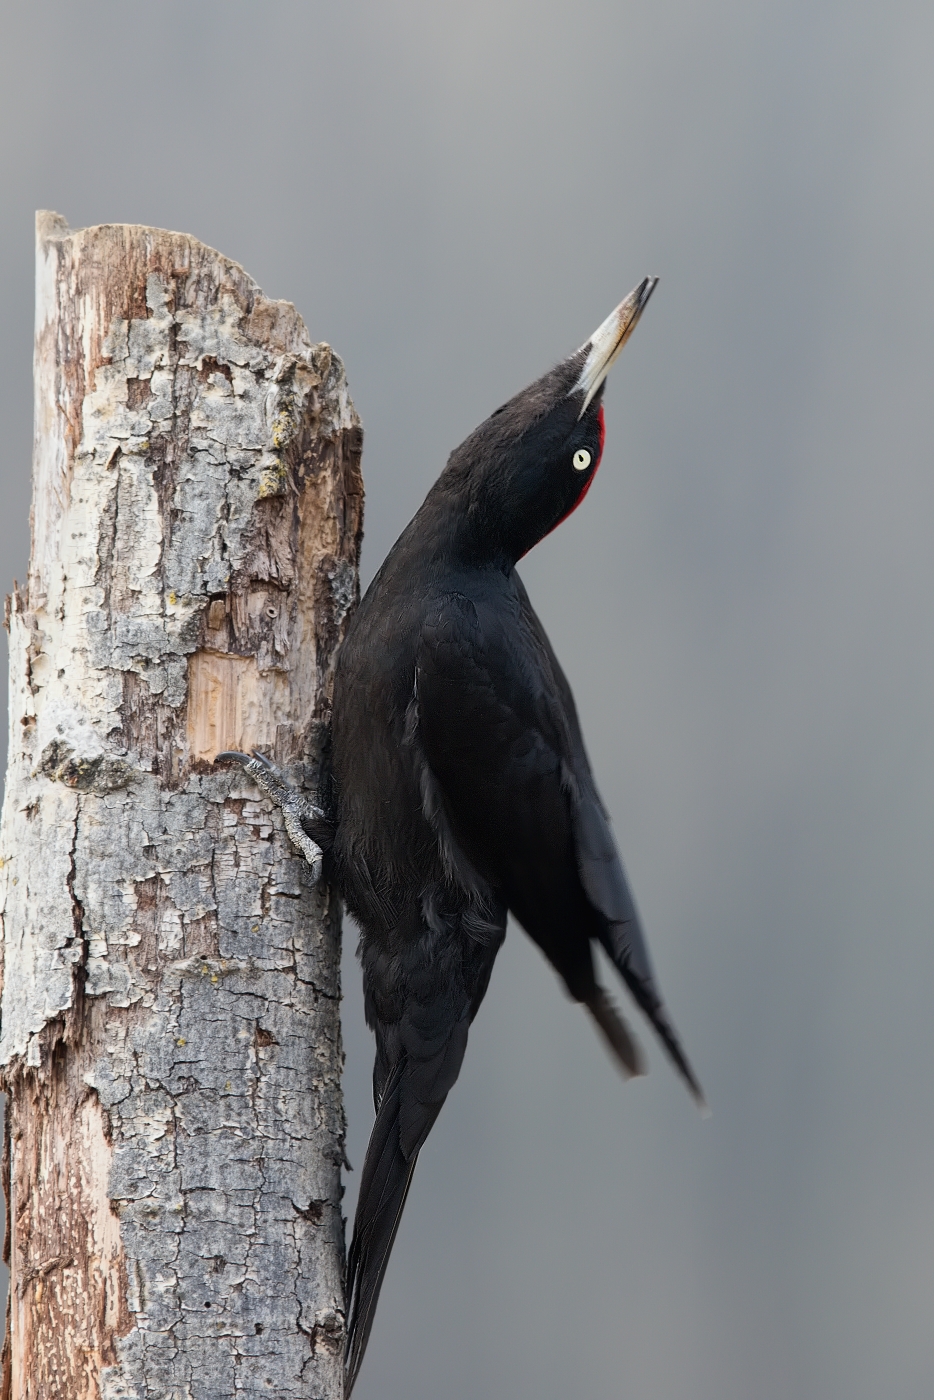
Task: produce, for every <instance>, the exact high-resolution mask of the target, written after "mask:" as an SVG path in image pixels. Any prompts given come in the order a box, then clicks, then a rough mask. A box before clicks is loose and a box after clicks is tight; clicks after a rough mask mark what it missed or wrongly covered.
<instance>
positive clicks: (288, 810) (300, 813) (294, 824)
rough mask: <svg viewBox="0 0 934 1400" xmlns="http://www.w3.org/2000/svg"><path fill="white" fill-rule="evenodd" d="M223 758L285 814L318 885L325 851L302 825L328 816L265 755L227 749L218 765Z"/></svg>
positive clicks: (292, 836)
mask: <svg viewBox="0 0 934 1400" xmlns="http://www.w3.org/2000/svg"><path fill="white" fill-rule="evenodd" d="M223 759H230V760H232V761H233V762H235V763H239V764H240V765H241V766H242V768H243V769H244V771H245V772H247V773H249V775H250V777H251V778H252V779H253V781H254V782H255V783H256V784H257V786H258V787H261V788H262V789H263V792H265V794H266V796H267V797H270V798H272V800H273V802H274V803H275V804H276V806H277V807H278V808H279V810H280V811H281V812H282V816H283V819H284V822H285V829H286V832H287V834H288V837H289V840H290V841H291V842H292V845H293V846H297V847H298V849H299V850H300V851H301V853H302V855H303V856H304V857H305V859H306V860H307V862H308V864H309V865H310V866H311V877H312V880H313V881H314V882H315V884H317V883H318V881H319V880H320V878H321V864H322V861H323V858H324V856H323V852H322V850H321V847H320V846H319V845H318V843H317V841H313V840H312V838H311V837H310V836H309V835H308V832H307V831H306V830H305V828H304V826H303V825H302V819H303V818H306V819H307V820H310V821H315V820H317V821H320V820H321V819H322V818H323V816H324V813H323V812H322V811H321V808H320V807H316V806H315V805H314V803H313V802H309V801H308V799H307V797H304V796H303V795H302V794H301V793H300V792H299V791H298V789H297V788H294V787H293V786H292V784H291V783H290V782H289V780H288V778H286V777H285V776H284V774H283V773H281V772H280V771H279V769H278V768H277V767H276V765H275V764H274V763H273V762H272V761H271V760H270V759H268V758H266V757H265V756H264V755H263V754H261V753H256V752H255V751H254V753H253V754H252V756H251V755H250V754H247V753H238V752H237V750H236V749H227V750H225V751H224V752H223V753H219V754H218V755H217V757H216V758H215V760H214V762H215V763H220V762H221V760H223Z"/></svg>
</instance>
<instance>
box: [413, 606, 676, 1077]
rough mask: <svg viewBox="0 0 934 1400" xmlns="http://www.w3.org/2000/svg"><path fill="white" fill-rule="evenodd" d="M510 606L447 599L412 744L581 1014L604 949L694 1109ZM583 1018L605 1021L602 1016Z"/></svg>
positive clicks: (424, 649) (574, 723) (571, 754)
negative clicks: (596, 951)
mask: <svg viewBox="0 0 934 1400" xmlns="http://www.w3.org/2000/svg"><path fill="white" fill-rule="evenodd" d="M516 596H517V605H516V607H515V608H513V609H510V610H505V609H504V608H503V607H502V604H501V601H498V602H497V604H496V605H491V606H486V605H485V604H484V601H483V599H482V598H481V599H479V600H475V599H471V598H467V597H465V596H463V595H461V594H449V595H447V596H446V597H445V598H443V599H441V600H440V601H439V602H438V604H437V605H436V606H435V608H434V609H433V610H432V611H431V612H430V613H429V616H428V618H427V619H426V622H425V624H424V627H423V630H422V638H421V644H420V647H419V651H418V656H417V666H416V691H417V707H418V737H419V742H420V744H421V746H422V749H423V751H424V754H425V758H426V761H427V764H428V767H429V769H430V773H431V775H432V778H433V780H434V781H435V782H436V783H437V786H438V789H439V792H440V795H441V806H442V808H443V813H444V816H445V819H446V820H447V822H448V823H449V825H450V828H451V834H452V836H453V839H454V841H455V842H456V843H457V845H458V846H459V847H461V848H462V849H463V850H464V851H465V852H466V854H467V856H468V857H469V859H470V860H471V861H472V862H473V863H474V864H475V865H476V866H477V868H478V869H480V870H481V871H482V873H483V874H484V875H485V876H486V878H488V879H492V880H494V881H495V883H496V884H497V885H498V886H499V887H500V888H502V889H503V891H504V894H505V897H506V899H507V902H508V903H509V906H510V908H511V909H512V910H513V912H514V913H515V914H516V917H517V918H518V919H519V920H520V922H521V923H522V924H523V925H524V926H525V928H526V930H527V931H528V932H529V934H530V935H531V936H532V938H534V939H535V941H536V942H537V943H538V944H539V946H540V947H541V948H542V950H543V951H544V952H545V954H546V956H548V957H549V959H550V960H551V961H552V963H553V964H554V966H555V967H556V968H557V970H558V971H559V972H560V973H561V975H562V977H564V979H565V982H566V983H567V985H568V988H569V990H570V991H571V993H572V995H574V996H576V997H578V998H579V999H580V1000H582V1001H585V1002H587V1003H588V1005H589V1004H590V1002H591V998H592V995H593V989H594V988H595V987H596V983H595V981H594V977H593V963H592V954H591V947H590V940H591V939H598V940H599V941H600V942H601V943H602V944H603V946H604V948H605V949H606V951H607V953H608V954H609V956H610V957H611V959H612V960H613V962H614V964H615V965H616V967H617V968H618V970H619V972H620V974H621V976H622V977H623V979H624V981H625V982H626V985H627V986H628V988H629V990H630V991H631V993H632V995H633V997H634V998H635V1000H636V1001H637V1003H638V1004H639V1006H640V1007H641V1008H642V1010H643V1011H644V1012H645V1014H646V1016H647V1017H648V1018H649V1020H650V1021H651V1023H652V1025H653V1026H654V1027H655V1029H656V1031H657V1033H658V1035H659V1037H660V1038H661V1040H662V1042H663V1044H664V1045H665V1047H666V1049H667V1050H668V1052H669V1054H670V1056H671V1058H672V1060H673V1061H674V1063H675V1064H676V1066H677V1067H678V1069H679V1070H680V1072H681V1073H682V1075H683V1076H684V1078H685V1079H686V1081H687V1083H688V1085H689V1086H690V1088H691V1090H692V1092H694V1094H695V1095H696V1096H697V1097H698V1098H700V1097H701V1091H700V1088H699V1086H698V1084H697V1080H696V1078H695V1076H694V1074H693V1072H692V1070H691V1068H690V1065H689V1064H688V1061H687V1058H686V1056H685V1054H684V1052H683V1050H682V1049H681V1046H680V1043H679V1041H678V1037H677V1034H676V1032H675V1030H674V1027H673V1025H672V1023H671V1020H670V1018H669V1016H668V1014H667V1012H666V1010H665V1007H664V1004H663V1002H662V998H661V995H660V993H659V991H658V987H657V984H656V981H655V976H654V973H653V970H652V965H651V961H650V958H649V954H648V948H647V946H646V941H645V937H644V935H643V932H642V928H641V925H640V922H639V917H638V914H637V912H636V908H635V904H634V902H633V899H632V895H631V893H630V891H629V886H628V883H627V880H626V876H625V873H624V870H623V866H622V862H621V860H620V857H619V853H618V851H617V848H616V843H615V841H614V839H613V834H612V831H611V829H610V825H609V821H608V819H607V816H606V813H605V811H604V809H603V806H602V804H601V802H600V798H599V795H598V793H597V789H596V785H595V783H594V781H593V777H592V775H591V772H590V766H589V763H588V761H587V756H586V752H585V750H584V745H583V739H582V737H581V732H580V725H579V723H578V720H577V714H576V710H575V707H574V701H573V697H572V695H571V691H570V687H569V686H568V683H567V680H566V678H565V676H564V674H563V672H562V671H561V668H560V666H559V665H558V662H557V659H556V658H555V656H554V653H553V651H552V649H551V646H550V644H549V642H548V639H547V636H546V635H545V632H544V629H543V628H542V626H541V624H540V623H539V621H538V619H537V618H536V616H535V614H534V612H533V610H532V608H531V604H529V603H528V599H527V597H526V596H525V594H524V591H523V590H522V589H521V585H519V586H518V589H517V595H516ZM591 1010H592V1011H594V1014H595V1016H597V1019H598V1021H601V1016H602V1015H604V1014H605V1013H604V1012H603V1010H602V1008H601V1010H600V1014H598V1010H597V1009H596V1008H595V1007H593V1006H591ZM601 1025H602V1021H601ZM603 1028H604V1029H606V1027H605V1026H604V1027H603Z"/></svg>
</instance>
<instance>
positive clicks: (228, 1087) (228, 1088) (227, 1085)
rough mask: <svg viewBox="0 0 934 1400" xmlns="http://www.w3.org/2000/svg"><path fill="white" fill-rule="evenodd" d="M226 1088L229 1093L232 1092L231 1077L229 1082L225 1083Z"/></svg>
mask: <svg viewBox="0 0 934 1400" xmlns="http://www.w3.org/2000/svg"><path fill="white" fill-rule="evenodd" d="M224 1088H225V1089H226V1090H227V1092H228V1093H229V1092H230V1080H229V1079H228V1080H227V1083H226V1084H225V1085H224Z"/></svg>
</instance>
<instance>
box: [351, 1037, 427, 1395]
mask: <svg viewBox="0 0 934 1400" xmlns="http://www.w3.org/2000/svg"><path fill="white" fill-rule="evenodd" d="M402 1070H403V1066H402V1065H397V1066H396V1068H395V1069H394V1071H393V1073H392V1075H391V1076H390V1078H389V1082H388V1083H387V1085H386V1090H385V1093H384V1094H383V1097H382V1101H381V1103H380V1108H379V1113H378V1114H377V1116H376V1122H375V1123H374V1124H373V1132H372V1134H371V1136H370V1141H369V1145H368V1147H367V1152H366V1160H365V1161H364V1164H363V1171H362V1173H361V1177H360V1196H359V1199H358V1201H357V1212H356V1217H355V1219H354V1232H353V1241H352V1243H351V1246H350V1252H349V1254H348V1256H347V1289H346V1293H347V1334H346V1342H345V1347H344V1395H345V1397H348V1398H349V1396H350V1392H351V1391H352V1390H353V1387H354V1382H355V1381H356V1379H357V1375H358V1373H359V1370H360V1365H361V1363H362V1361H363V1354H364V1352H365V1351H366V1344H367V1342H368V1340H369V1336H370V1329H371V1328H372V1326H373V1318H374V1315H375V1313H376V1302H377V1299H378V1298H379V1291H380V1288H381V1287H382V1283H383V1277H384V1275H385V1273H386V1266H387V1264H388V1263H389V1255H390V1253H391V1251H392V1246H393V1242H394V1240H395V1238H396V1231H397V1230H398V1228H399V1221H400V1220H401V1218H402V1211H403V1209H404V1207H405V1198H406V1196H407V1195H408V1192H409V1186H410V1185H411V1183H412V1174H413V1172H414V1171H415V1163H416V1161H417V1160H418V1154H417V1153H416V1154H413V1156H412V1157H411V1159H410V1160H406V1158H405V1157H404V1156H403V1153H402V1149H401V1148H400V1146H399V1100H400V1084H401V1079H402Z"/></svg>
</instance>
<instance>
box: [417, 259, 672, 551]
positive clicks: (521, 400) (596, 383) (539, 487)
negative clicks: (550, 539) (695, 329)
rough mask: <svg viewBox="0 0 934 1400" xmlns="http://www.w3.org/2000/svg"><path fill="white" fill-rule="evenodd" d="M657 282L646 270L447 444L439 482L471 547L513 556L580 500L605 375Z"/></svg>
mask: <svg viewBox="0 0 934 1400" xmlns="http://www.w3.org/2000/svg"><path fill="white" fill-rule="evenodd" d="M657 282H658V278H657V277H645V278H643V280H642V281H641V282H640V283H639V285H638V287H636V288H635V289H634V290H633V291H632V292H630V294H629V296H628V297H626V299H625V300H624V301H621V302H620V304H619V306H617V307H616V308H615V310H613V311H611V313H610V315H609V316H608V317H607V318H606V320H605V321H604V322H603V324H602V325H600V326H598V328H597V329H596V330H595V331H594V333H593V335H592V336H591V337H590V339H589V340H588V341H587V342H586V343H585V344H584V345H582V346H581V347H580V349H579V350H576V351H575V352H574V354H573V355H571V356H570V357H569V358H568V359H566V360H563V361H562V362H561V364H559V365H556V366H555V368H554V369H552V370H549V371H548V373H547V374H544V375H542V377H541V379H536V380H535V382H534V383H533V384H530V385H529V386H528V388H526V389H523V390H522V392H521V393H519V394H516V395H515V397H514V398H511V399H510V400H509V401H508V403H504V404H503V406H502V408H498V409H497V410H496V412H495V413H494V414H492V415H491V416H490V417H489V418H488V419H487V420H486V422H485V423H481V424H480V426H479V427H478V428H476V429H475V430H474V431H473V432H472V433H471V434H470V436H469V437H468V438H467V439H466V440H465V441H464V442H462V443H461V445H460V447H458V448H456V449H455V451H454V452H452V453H451V456H450V458H449V460H448V465H447V467H446V469H445V471H444V473H443V474H442V476H441V477H440V479H439V481H438V483H437V486H436V488H435V491H436V492H438V493H439V494H440V495H441V496H442V498H446V500H447V502H448V505H449V507H450V506H454V508H455V510H456V511H457V513H458V515H459V517H460V522H461V524H462V526H465V527H466V535H467V536H469V539H470V541H471V542H472V546H473V548H474V549H477V550H479V551H480V552H481V553H482V554H486V555H489V556H490V557H502V558H505V559H507V560H508V561H509V562H511V563H514V562H515V561H516V560H517V559H520V558H521V557H522V555H523V554H527V553H528V551H529V550H530V549H531V548H532V546H533V545H535V544H537V543H538V541H539V540H541V539H543V538H544V536H545V535H547V534H548V533H549V531H551V530H553V529H554V528H555V526H556V525H559V524H560V523H561V521H562V520H564V519H566V518H567V516H569V515H570V514H571V512H572V511H573V510H575V509H576V508H577V506H579V505H580V503H581V501H582V500H583V499H584V497H585V496H586V494H587V491H588V489H589V487H590V484H591V482H592V481H593V479H594V476H595V474H596V471H597V467H598V466H599V465H600V457H601V454H602V452H603V439H604V422H603V402H602V400H603V389H604V385H605V383H606V376H607V374H608V372H609V370H610V367H611V366H612V364H613V362H614V360H615V359H616V357H617V355H618V354H619V353H620V351H621V350H622V348H623V346H624V345H625V344H626V341H627V340H628V339H629V337H630V335H631V334H632V332H633V331H634V330H635V327H636V324H637V323H638V320H639V317H640V316H641V315H642V312H643V311H644V309H645V306H646V303H647V302H648V299H649V297H650V296H651V295H652V292H653V291H654V290H655V286H656V283H657ZM434 494H435V493H434V492H433V493H432V495H434ZM452 498H453V499H452ZM436 499H437V498H436Z"/></svg>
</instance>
